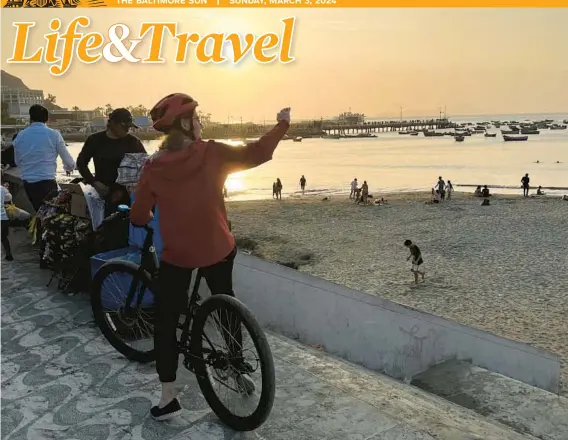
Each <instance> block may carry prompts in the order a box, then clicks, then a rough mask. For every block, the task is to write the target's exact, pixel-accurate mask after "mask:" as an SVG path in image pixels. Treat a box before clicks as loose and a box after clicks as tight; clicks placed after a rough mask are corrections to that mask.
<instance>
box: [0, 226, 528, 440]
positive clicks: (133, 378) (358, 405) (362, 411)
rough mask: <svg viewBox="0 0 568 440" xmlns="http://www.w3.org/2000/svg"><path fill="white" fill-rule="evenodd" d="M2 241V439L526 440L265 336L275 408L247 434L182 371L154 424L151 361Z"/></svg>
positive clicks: (19, 246) (29, 256) (18, 244)
mask: <svg viewBox="0 0 568 440" xmlns="http://www.w3.org/2000/svg"><path fill="white" fill-rule="evenodd" d="M12 239H13V240H14V239H15V240H14V242H15V246H14V247H15V256H16V261H14V262H12V263H4V262H2V274H1V275H2V285H1V287H2V329H1V332H2V439H5V440H23V439H30V440H43V439H65V440H75V439H77V440H107V439H109V440H110V439H117V440H130V439H144V440H158V439H159V440H170V439H175V440H178V439H179V440H181V439H192V440H216V439H223V440H232V439H235V440H238V439H260V440H262V439H266V440H279V439H282V440H284V439H286V440H293V439H302V440H312V439H313V440H316V439H318V440H319V439H322V440H324V439H325V440H340V439H341V440H346V439H353V440H433V439H456V440H458V439H459V440H468V439H470V440H473V439H479V440H481V439H483V440H488V439H493V438H495V439H500V440H507V439H511V440H512V439H522V438H531V437H524V436H521V435H519V434H516V433H513V432H512V431H510V430H509V429H507V428H505V427H503V426H501V425H498V424H494V423H491V422H489V421H487V420H485V419H483V418H482V417H481V416H478V415H476V414H474V413H471V412H469V411H467V410H464V409H462V408H460V407H458V406H455V405H453V404H450V403H448V402H446V401H444V400H441V399H439V398H437V397H435V396H431V395H428V394H426V393H424V392H423V391H421V390H418V389H416V388H414V387H409V386H407V385H404V384H400V383H398V382H396V381H393V380H391V379H389V378H386V377H383V376H379V375H375V374H374V373H371V372H367V371H365V370H363V369H360V368H358V367H355V366H352V365H349V364H347V363H344V362H341V361H338V360H335V359H333V358H331V357H328V356H326V355H325V354H323V353H320V352H318V351H317V350H313V349H310V348H306V347H303V346H301V345H299V344H297V343H295V342H294V341H291V340H288V339H285V338H282V337H279V336H276V335H270V337H269V341H270V344H271V347H272V350H273V354H274V357H275V364H276V375H277V392H276V402H275V406H274V409H273V412H272V414H271V416H270V418H269V420H268V421H267V422H266V423H265V424H264V425H263V426H262V427H261V428H259V429H258V430H257V431H255V432H249V433H236V432H233V431H231V430H230V429H228V428H226V427H225V426H223V425H222V424H221V422H220V421H219V420H218V419H217V418H216V416H215V415H214V414H213V413H212V412H211V410H210V409H209V407H208V405H207V403H206V402H205V400H204V399H203V397H202V396H201V393H200V391H199V388H198V386H197V383H196V381H195V379H194V377H193V376H191V375H190V374H189V373H184V374H183V375H182V377H181V378H180V379H181V380H180V381H179V382H180V383H185V384H186V385H185V388H184V389H183V391H182V392H181V395H180V397H181V402H182V405H183V406H184V411H183V414H182V416H181V417H179V418H178V419H176V420H174V421H170V422H163V423H159V422H155V421H153V420H152V419H151V417H150V415H149V410H150V407H151V405H152V403H153V402H156V400H157V399H158V397H159V383H158V381H157V377H156V375H155V371H154V366H153V364H150V365H139V364H136V363H131V362H128V361H127V360H125V359H124V358H123V357H122V356H121V355H120V354H119V353H117V352H115V351H114V350H113V349H112V347H110V345H108V344H107V343H106V341H105V340H104V338H103V337H102V336H100V333H99V331H98V329H97V328H96V327H95V326H94V324H93V321H92V318H91V311H90V307H89V304H88V299H87V297H86V296H85V295H79V296H65V295H63V294H61V293H59V292H56V291H55V290H54V289H52V288H47V287H46V284H47V280H48V278H49V273H46V272H44V271H40V270H39V269H38V268H37V264H36V262H35V258H34V257H35V254H34V253H32V252H31V250H30V249H29V247H28V246H27V245H25V244H24V243H25V241H24V239H25V236H24V234H23V232H21V231H19V232H16V234H14V235H12ZM181 370H183V367H182V368H181ZM183 371H184V372H185V370H183Z"/></svg>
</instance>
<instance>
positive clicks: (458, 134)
mask: <svg viewBox="0 0 568 440" xmlns="http://www.w3.org/2000/svg"><path fill="white" fill-rule="evenodd" d="M455 135H456V136H471V133H470V132H469V131H456V132H455Z"/></svg>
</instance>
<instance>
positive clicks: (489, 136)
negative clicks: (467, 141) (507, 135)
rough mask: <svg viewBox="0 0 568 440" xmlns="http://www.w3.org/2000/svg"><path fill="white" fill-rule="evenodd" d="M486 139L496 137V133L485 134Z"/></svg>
mask: <svg viewBox="0 0 568 440" xmlns="http://www.w3.org/2000/svg"><path fill="white" fill-rule="evenodd" d="M485 137H486V138H494V137H497V133H485Z"/></svg>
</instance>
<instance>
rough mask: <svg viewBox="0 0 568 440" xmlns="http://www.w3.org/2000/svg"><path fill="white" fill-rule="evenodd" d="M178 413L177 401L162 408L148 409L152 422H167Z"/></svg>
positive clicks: (179, 406)
mask: <svg viewBox="0 0 568 440" xmlns="http://www.w3.org/2000/svg"><path fill="white" fill-rule="evenodd" d="M180 412H181V405H180V404H179V401H178V400H177V399H174V400H172V401H171V402H170V403H168V404H167V405H166V406H164V407H163V408H160V407H158V406H157V405H156V406H153V407H152V408H151V409H150V414H152V417H153V418H154V420H158V421H160V422H161V421H162V420H168V419H170V418H172V417H174V416H176V415H178V414H179V413H180Z"/></svg>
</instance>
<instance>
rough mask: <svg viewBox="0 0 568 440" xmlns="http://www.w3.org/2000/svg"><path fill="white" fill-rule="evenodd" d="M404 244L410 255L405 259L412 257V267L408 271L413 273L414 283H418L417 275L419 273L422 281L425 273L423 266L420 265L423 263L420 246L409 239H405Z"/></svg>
mask: <svg viewBox="0 0 568 440" xmlns="http://www.w3.org/2000/svg"><path fill="white" fill-rule="evenodd" d="M404 245H405V246H406V247H407V248H408V249H409V250H410V255H409V256H408V258H407V259H406V261H408V260H410V259H411V258H412V268H411V269H410V271H411V272H412V273H413V274H414V283H415V284H418V275H421V276H422V281H424V275H425V274H426V272H425V271H424V267H420V266H421V265H422V264H423V263H424V260H423V258H422V252H420V248H419V247H418V246H416V245H415V244H414V243H412V241H410V240H406V241H405V242H404Z"/></svg>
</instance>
